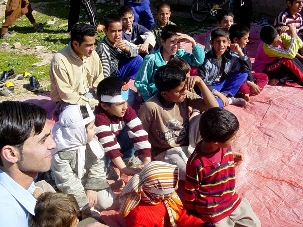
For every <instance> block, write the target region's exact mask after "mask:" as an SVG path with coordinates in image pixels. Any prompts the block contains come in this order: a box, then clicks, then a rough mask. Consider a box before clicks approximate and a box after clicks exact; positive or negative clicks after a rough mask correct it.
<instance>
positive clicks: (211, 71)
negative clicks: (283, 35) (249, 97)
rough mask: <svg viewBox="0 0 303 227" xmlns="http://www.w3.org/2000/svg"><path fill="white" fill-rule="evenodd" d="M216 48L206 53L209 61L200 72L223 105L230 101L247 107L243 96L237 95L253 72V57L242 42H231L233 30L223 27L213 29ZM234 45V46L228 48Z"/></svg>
mask: <svg viewBox="0 0 303 227" xmlns="http://www.w3.org/2000/svg"><path fill="white" fill-rule="evenodd" d="M210 43H211V45H212V49H211V50H210V51H209V52H207V53H206V55H205V61H204V63H203V65H202V66H199V68H198V75H199V76H201V78H202V79H203V80H204V82H205V84H206V85H207V86H208V88H209V89H210V90H211V92H212V93H213V94H214V95H215V96H217V97H218V98H219V99H217V100H218V102H219V106H220V107H223V106H227V105H229V104H232V105H239V106H245V105H246V101H245V100H244V99H242V98H234V96H235V94H237V92H238V90H239V88H240V86H241V85H242V84H243V83H244V82H245V81H246V79H247V76H248V74H247V73H248V72H249V71H250V60H249V58H248V57H247V56H245V55H244V54H243V52H242V50H241V48H240V47H239V45H238V44H231V45H230V41H229V33H228V31H226V30H225V29H223V28H217V29H215V30H213V31H212V32H211V41H210ZM229 45H230V48H229V47H228V46H229Z"/></svg>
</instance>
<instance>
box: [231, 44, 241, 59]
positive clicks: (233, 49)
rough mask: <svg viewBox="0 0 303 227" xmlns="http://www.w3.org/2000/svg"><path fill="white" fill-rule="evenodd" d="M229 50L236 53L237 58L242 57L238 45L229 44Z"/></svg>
mask: <svg viewBox="0 0 303 227" xmlns="http://www.w3.org/2000/svg"><path fill="white" fill-rule="evenodd" d="M229 48H230V50H232V51H233V52H235V53H237V54H238V55H239V56H244V54H243V52H242V49H241V47H240V46H239V44H238V43H232V44H230V47H229Z"/></svg>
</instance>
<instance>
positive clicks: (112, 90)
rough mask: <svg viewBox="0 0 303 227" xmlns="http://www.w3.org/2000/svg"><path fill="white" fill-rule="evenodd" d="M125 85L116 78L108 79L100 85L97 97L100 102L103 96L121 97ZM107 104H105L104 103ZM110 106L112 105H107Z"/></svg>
mask: <svg viewBox="0 0 303 227" xmlns="http://www.w3.org/2000/svg"><path fill="white" fill-rule="evenodd" d="M123 85H124V83H123V81H122V80H120V79H119V77H116V76H110V77H107V78H105V79H103V80H101V82H100V83H99V84H98V87H97V96H98V100H100V98H101V95H110V96H115V95H120V94H121V89H122V86H123ZM102 103H105V102H102ZM105 104H107V105H108V106H110V105H111V104H112V103H105Z"/></svg>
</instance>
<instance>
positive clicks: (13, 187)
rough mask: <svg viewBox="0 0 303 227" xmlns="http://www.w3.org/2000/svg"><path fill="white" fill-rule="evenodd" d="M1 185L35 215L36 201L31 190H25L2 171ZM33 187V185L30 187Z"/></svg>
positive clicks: (0, 173)
mask: <svg viewBox="0 0 303 227" xmlns="http://www.w3.org/2000/svg"><path fill="white" fill-rule="evenodd" d="M0 184H1V185H2V186H3V187H4V188H5V189H6V190H7V191H8V193H10V194H11V195H12V196H13V197H14V198H15V199H16V200H17V201H18V202H19V203H20V205H21V206H23V207H24V208H25V209H26V210H27V211H28V212H29V213H31V214H32V215H34V214H35V205H36V199H35V198H34V197H33V195H32V194H31V193H30V191H29V190H26V189H24V188H23V187H22V186H21V185H19V184H18V183H17V182H16V181H14V180H13V179H12V178H11V177H10V176H9V175H7V174H6V173H5V172H3V171H2V170H1V169H0ZM30 187H32V185H31V186H30Z"/></svg>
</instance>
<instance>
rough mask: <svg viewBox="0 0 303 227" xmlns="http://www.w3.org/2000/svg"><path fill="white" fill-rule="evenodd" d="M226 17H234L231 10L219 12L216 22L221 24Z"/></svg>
mask: <svg viewBox="0 0 303 227" xmlns="http://www.w3.org/2000/svg"><path fill="white" fill-rule="evenodd" d="M226 16H230V17H234V14H233V12H232V11H230V10H218V13H217V15H216V20H217V21H218V22H219V23H221V22H222V20H223V18H224V17H226Z"/></svg>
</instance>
